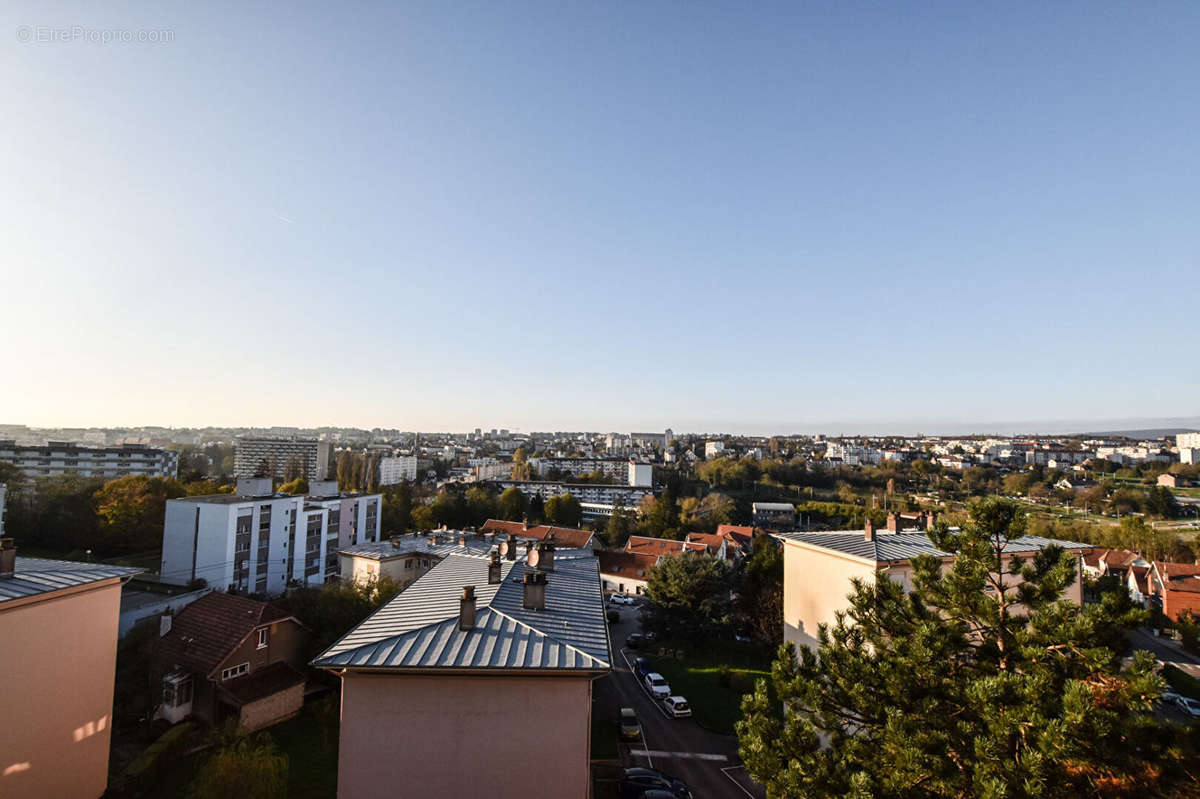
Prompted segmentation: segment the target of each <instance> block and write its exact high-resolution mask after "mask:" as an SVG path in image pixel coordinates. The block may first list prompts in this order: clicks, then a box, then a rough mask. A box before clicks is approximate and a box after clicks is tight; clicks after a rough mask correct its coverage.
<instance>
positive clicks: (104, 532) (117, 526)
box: [95, 474, 184, 552]
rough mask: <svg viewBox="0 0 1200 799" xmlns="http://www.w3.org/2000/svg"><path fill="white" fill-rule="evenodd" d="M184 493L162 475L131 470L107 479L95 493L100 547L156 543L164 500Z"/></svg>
mask: <svg viewBox="0 0 1200 799" xmlns="http://www.w3.org/2000/svg"><path fill="white" fill-rule="evenodd" d="M183 495H184V491H183V488H182V486H180V485H179V483H177V482H175V481H174V480H171V479H165V480H164V479H163V478H161V477H147V476H145V475H140V474H130V475H126V476H124V477H118V478H117V479H116V480H110V481H108V482H107V483H105V484H104V486H103V487H102V488H100V490H98V491H97V492H96V494H95V497H96V513H97V515H98V516H99V519H100V532H101V536H102V538H101V541H100V542H98V545H99V547H102V548H104V549H107V550H109V551H113V550H118V551H121V550H123V551H126V552H135V551H138V550H145V549H152V548H154V547H156V546H158V545H159V543H160V542H161V541H162V529H163V519H164V518H165V516H166V509H167V500H168V499H173V498H175V497H181V496H183Z"/></svg>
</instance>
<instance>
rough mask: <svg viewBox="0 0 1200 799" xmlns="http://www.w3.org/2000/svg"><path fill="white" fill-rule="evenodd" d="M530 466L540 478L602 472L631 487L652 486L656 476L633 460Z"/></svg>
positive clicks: (549, 461)
mask: <svg viewBox="0 0 1200 799" xmlns="http://www.w3.org/2000/svg"><path fill="white" fill-rule="evenodd" d="M504 465H506V466H507V465H509V464H504ZM529 465H530V466H532V467H533V469H534V471H535V472H537V475H538V477H546V476H547V475H548V474H549V473H550V472H551V471H552V470H557V471H559V472H562V473H564V474H569V475H571V476H572V477H578V476H579V475H581V474H592V473H594V472H600V473H601V474H603V475H604V476H605V477H607V478H609V479H610V480H623V481H625V483H626V485H631V486H648V485H651V484H652V483H653V474H654V467H653V466H651V465H650V464H649V463H638V462H637V461H635V460H633V459H632V458H630V459H626V458H530V459H529ZM480 479H485V478H483V477H480Z"/></svg>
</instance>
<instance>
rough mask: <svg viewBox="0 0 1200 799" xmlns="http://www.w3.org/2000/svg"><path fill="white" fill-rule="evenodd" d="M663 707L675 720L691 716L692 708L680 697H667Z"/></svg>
mask: <svg viewBox="0 0 1200 799" xmlns="http://www.w3.org/2000/svg"><path fill="white" fill-rule="evenodd" d="M663 707H664V708H666V709H667V712H668V713H670V714H671V715H672V716H674V717H675V718H677V719H683V718H687V717H688V716H690V715H692V708H691V706H690V705H688V703H687V700H686V699H684V698H683V697H682V696H668V697H667V698H666V699H664V700H663Z"/></svg>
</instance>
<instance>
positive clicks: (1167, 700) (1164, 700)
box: [1158, 691, 1179, 705]
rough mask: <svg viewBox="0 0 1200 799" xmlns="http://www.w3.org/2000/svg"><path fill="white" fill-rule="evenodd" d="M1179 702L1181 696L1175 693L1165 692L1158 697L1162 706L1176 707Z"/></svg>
mask: <svg viewBox="0 0 1200 799" xmlns="http://www.w3.org/2000/svg"><path fill="white" fill-rule="evenodd" d="M1178 701H1179V694H1177V693H1175V692H1174V691H1163V692H1162V693H1161V694H1160V695H1159V697H1158V702H1159V704H1162V705H1174V704H1175V703H1176V702H1178Z"/></svg>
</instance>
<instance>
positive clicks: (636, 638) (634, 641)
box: [625, 633, 646, 649]
mask: <svg viewBox="0 0 1200 799" xmlns="http://www.w3.org/2000/svg"><path fill="white" fill-rule="evenodd" d="M645 640H646V636H644V635H642V634H641V633H630V634H629V637H628V638H626V639H625V646H627V647H629V648H630V649H637V648H638V647H639V646H641V645H642V642H643V641H645Z"/></svg>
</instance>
